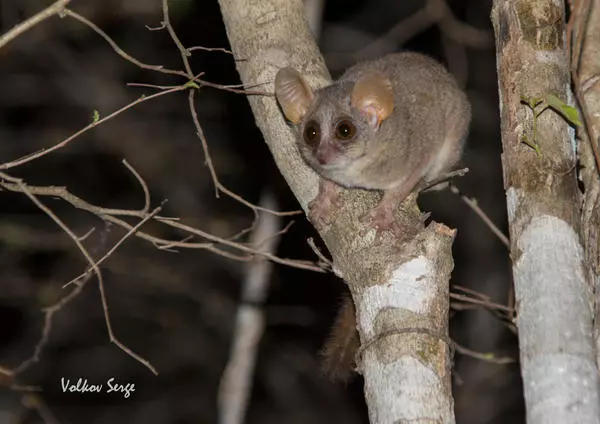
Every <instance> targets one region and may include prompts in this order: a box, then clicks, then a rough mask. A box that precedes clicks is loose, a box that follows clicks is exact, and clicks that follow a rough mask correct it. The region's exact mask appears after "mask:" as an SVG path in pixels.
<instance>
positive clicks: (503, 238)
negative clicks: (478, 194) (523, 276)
mask: <svg viewBox="0 0 600 424" xmlns="http://www.w3.org/2000/svg"><path fill="white" fill-rule="evenodd" d="M449 188H450V191H451V192H452V193H454V194H456V195H457V196H458V197H460V199H461V200H462V201H463V202H465V204H466V205H467V206H468V207H470V208H471V210H473V212H475V213H476V214H477V216H478V217H479V218H481V220H482V221H483V222H484V223H485V225H487V226H488V228H489V229H490V230H491V231H492V233H494V235H495V236H496V237H497V238H498V240H500V241H501V242H502V243H503V244H504V245H505V246H506V247H507V248H509V249H510V241H509V240H508V237H507V236H506V235H505V234H504V233H503V232H502V231H501V230H500V229H499V228H498V227H497V226H496V224H494V222H493V221H492V220H491V219H490V217H489V216H487V214H486V213H485V212H484V211H483V209H481V208H480V207H479V206H478V205H477V201H476V200H474V199H471V198H469V197H467V196H465V195H464V194H462V193H461V192H460V190H459V189H458V187H456V186H455V185H454V184H450V185H449Z"/></svg>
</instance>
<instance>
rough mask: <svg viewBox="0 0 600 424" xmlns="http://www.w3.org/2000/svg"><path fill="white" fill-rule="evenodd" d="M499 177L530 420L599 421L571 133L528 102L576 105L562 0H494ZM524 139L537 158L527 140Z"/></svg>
mask: <svg viewBox="0 0 600 424" xmlns="http://www.w3.org/2000/svg"><path fill="white" fill-rule="evenodd" d="M492 20H493V24H494V29H495V35H496V54H497V67H498V78H499V85H500V110H501V119H502V145H503V155H502V163H503V171H504V186H505V189H506V198H507V207H508V218H509V227H510V235H511V256H512V259H513V275H514V283H515V295H516V305H517V324H518V328H519V343H520V356H521V368H522V375H523V381H524V390H525V402H526V409H527V422H528V423H529V424H535V423H600V395H599V392H600V380H599V378H598V368H597V367H596V362H595V348H594V343H593V338H592V316H593V314H592V308H591V305H592V301H593V296H592V292H591V290H590V286H589V285H588V282H587V281H586V275H585V272H584V262H583V248H582V245H581V241H580V229H581V220H580V193H579V190H578V187H577V180H576V167H575V165H576V155H575V137H574V132H573V131H572V130H571V129H569V126H568V124H567V122H566V121H565V120H564V119H563V118H562V117H561V116H560V115H558V114H557V113H555V112H554V111H552V110H546V111H545V112H544V113H543V114H541V115H540V116H539V118H538V120H537V130H536V134H535V139H534V136H533V132H534V126H533V123H534V119H533V114H532V110H531V109H530V108H529V107H528V106H527V105H524V104H523V103H522V101H521V100H522V98H526V99H533V98H543V97H544V96H546V95H548V94H552V95H554V96H556V97H558V98H560V99H562V100H563V101H565V102H568V103H572V101H571V100H572V95H571V91H570V73H569V71H570V69H569V60H568V57H567V52H566V43H565V40H566V37H565V8H564V3H563V1H562V0H517V1H515V0H496V1H494V6H493V10H492ZM523 136H526V137H527V139H528V140H529V142H530V143H536V144H537V145H538V146H539V149H540V153H539V155H538V153H536V151H535V150H534V149H532V148H531V147H528V146H527V145H526V144H524V143H523V142H522V140H523Z"/></svg>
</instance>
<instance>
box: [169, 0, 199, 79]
mask: <svg viewBox="0 0 600 424" xmlns="http://www.w3.org/2000/svg"><path fill="white" fill-rule="evenodd" d="M162 9H163V21H162V24H163V25H164V26H165V27H166V28H167V31H168V32H169V35H170V36H171V39H172V40H173V42H174V43H175V45H176V46H177V49H178V50H179V54H180V55H181V60H182V62H183V66H184V67H185V70H186V73H187V75H188V77H190V78H193V75H194V73H193V72H192V67H191V66H190V61H189V59H188V56H191V53H190V52H189V51H188V50H187V49H186V48H185V47H184V46H183V44H182V43H181V41H180V40H179V37H178V36H177V33H176V32H175V29H174V28H173V25H171V19H170V17H169V0H162Z"/></svg>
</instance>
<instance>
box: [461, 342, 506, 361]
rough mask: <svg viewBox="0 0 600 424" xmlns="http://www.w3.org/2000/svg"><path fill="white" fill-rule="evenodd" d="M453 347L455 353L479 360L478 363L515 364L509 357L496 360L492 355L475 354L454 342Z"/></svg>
mask: <svg viewBox="0 0 600 424" xmlns="http://www.w3.org/2000/svg"><path fill="white" fill-rule="evenodd" d="M453 345H454V349H456V351H457V352H459V353H462V354H463V355H465V356H470V357H471V358H475V359H479V360H480V361H485V362H489V363H490V364H498V365H507V364H513V363H515V362H516V359H515V358H511V357H509V356H501V357H499V358H498V357H496V356H495V355H494V354H493V353H482V352H476V351H474V350H471V349H469V348H466V347H464V346H462V345H459V344H458V343H456V342H454V344H453Z"/></svg>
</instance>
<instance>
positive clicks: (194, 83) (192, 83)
mask: <svg viewBox="0 0 600 424" xmlns="http://www.w3.org/2000/svg"><path fill="white" fill-rule="evenodd" d="M184 87H185V88H195V89H196V90H199V89H200V86H199V85H198V84H196V82H194V81H188V82H186V83H185V85H184Z"/></svg>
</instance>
